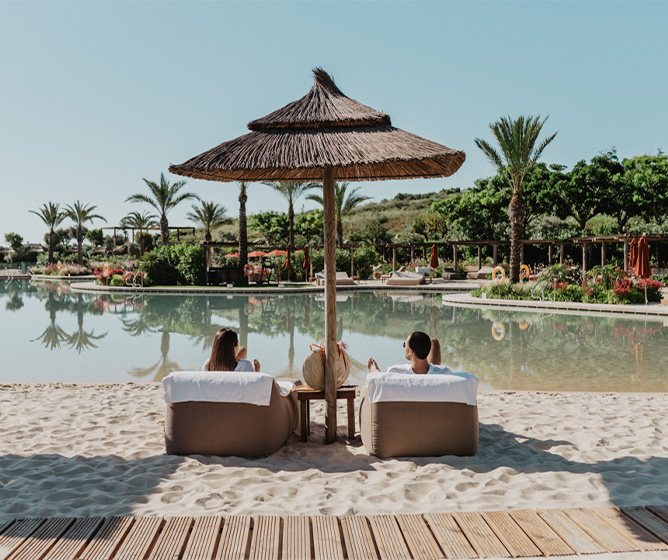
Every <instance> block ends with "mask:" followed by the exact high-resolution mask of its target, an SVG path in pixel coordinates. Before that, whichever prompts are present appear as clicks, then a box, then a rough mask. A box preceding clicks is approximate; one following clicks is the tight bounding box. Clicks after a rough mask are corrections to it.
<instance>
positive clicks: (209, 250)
mask: <svg viewBox="0 0 668 560" xmlns="http://www.w3.org/2000/svg"><path fill="white" fill-rule="evenodd" d="M212 252H213V247H207V248H206V251H204V258H205V259H206V262H205V263H204V264H205V265H206V269H207V270H209V268H210V267H211V253H212Z"/></svg>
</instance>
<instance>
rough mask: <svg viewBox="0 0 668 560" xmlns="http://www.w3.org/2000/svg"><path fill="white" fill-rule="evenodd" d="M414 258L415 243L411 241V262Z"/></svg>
mask: <svg viewBox="0 0 668 560" xmlns="http://www.w3.org/2000/svg"><path fill="white" fill-rule="evenodd" d="M414 260H415V245H413V243H411V262H413V261H414Z"/></svg>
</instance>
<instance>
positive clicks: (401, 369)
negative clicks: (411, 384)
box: [387, 363, 452, 375]
mask: <svg viewBox="0 0 668 560" xmlns="http://www.w3.org/2000/svg"><path fill="white" fill-rule="evenodd" d="M387 373H415V372H414V371H413V368H412V367H411V364H410V363H407V364H397V365H395V366H391V367H389V368H388V369H387ZM427 373H429V374H444V373H452V370H451V369H450V368H449V367H448V366H435V365H434V364H429V371H428V372H427ZM416 375H418V374H416Z"/></svg>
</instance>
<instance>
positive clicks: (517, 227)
mask: <svg viewBox="0 0 668 560" xmlns="http://www.w3.org/2000/svg"><path fill="white" fill-rule="evenodd" d="M546 120H547V117H545V119H543V120H542V121H541V120H540V116H538V117H518V118H517V119H516V120H513V119H512V118H511V117H501V119H500V120H499V121H498V122H495V123H492V124H490V125H489V128H490V130H491V131H492V134H493V136H494V138H495V139H496V141H497V143H498V144H499V147H500V148H501V154H499V153H498V152H497V151H496V150H495V149H494V148H493V147H492V146H491V145H490V144H489V143H487V142H486V141H485V140H482V139H481V138H476V139H475V143H476V146H478V148H480V149H481V150H482V151H483V153H484V154H485V155H486V156H487V158H488V159H489V160H490V161H491V162H492V164H494V165H495V166H496V168H497V171H498V173H499V175H501V176H503V177H505V179H506V181H507V182H508V184H509V185H510V188H511V189H512V191H513V196H512V198H511V199H510V205H509V210H510V232H511V233H510V281H511V282H519V279H520V264H521V263H520V250H521V241H522V238H523V237H524V222H525V218H526V199H525V198H524V182H525V179H526V177H527V175H528V174H529V172H530V171H531V169H532V167H533V166H534V165H535V164H536V162H537V161H538V158H540V156H541V154H542V153H543V150H544V149H545V148H546V147H547V145H548V144H549V143H550V142H552V140H554V137H555V136H556V135H557V133H556V132H555V133H554V134H553V135H552V136H549V137H548V138H546V139H545V140H543V141H542V142H541V143H540V144H539V145H538V147H536V142H537V141H538V136H539V135H540V132H541V129H542V128H543V125H544V124H545V121H546Z"/></svg>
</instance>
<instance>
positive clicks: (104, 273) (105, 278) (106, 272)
mask: <svg viewBox="0 0 668 560" xmlns="http://www.w3.org/2000/svg"><path fill="white" fill-rule="evenodd" d="M124 273H125V270H123V269H122V268H111V267H103V268H95V269H93V274H94V275H95V276H96V277H97V283H98V284H102V285H103V286H108V285H109V282H110V281H111V279H112V278H113V276H114V275H119V276H122V275H123V274H124Z"/></svg>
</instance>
